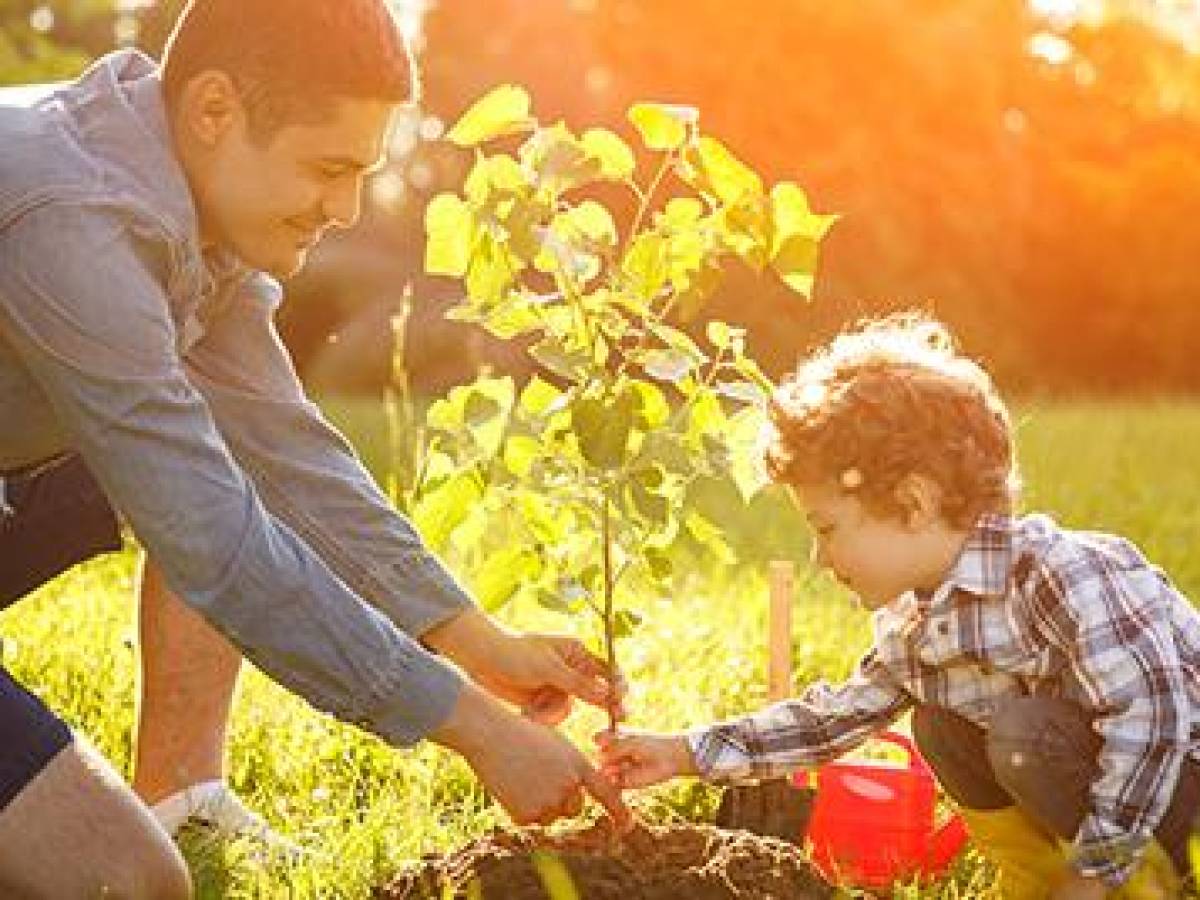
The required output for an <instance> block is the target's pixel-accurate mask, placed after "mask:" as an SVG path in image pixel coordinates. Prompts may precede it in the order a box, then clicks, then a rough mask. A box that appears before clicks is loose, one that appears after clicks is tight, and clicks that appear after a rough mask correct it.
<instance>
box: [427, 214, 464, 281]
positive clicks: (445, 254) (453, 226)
mask: <svg viewBox="0 0 1200 900" xmlns="http://www.w3.org/2000/svg"><path fill="white" fill-rule="evenodd" d="M425 236H426V242H425V271H426V272H428V273H429V274H430V275H449V276H451V277H454V278H461V277H462V276H463V275H465V274H466V271H467V267H468V266H469V265H470V264H471V248H472V245H473V243H474V240H475V220H474V217H473V216H472V214H471V208H470V207H469V206H468V205H467V204H466V203H465V202H464V201H462V200H461V199H459V198H458V197H456V196H454V194H438V195H437V196H436V197H434V198H433V200H431V201H430V202H429V206H427V207H426V208H425Z"/></svg>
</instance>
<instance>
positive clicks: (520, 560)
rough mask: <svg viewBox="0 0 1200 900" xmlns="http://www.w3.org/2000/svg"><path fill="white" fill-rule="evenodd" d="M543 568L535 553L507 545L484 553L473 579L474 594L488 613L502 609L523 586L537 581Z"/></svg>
mask: <svg viewBox="0 0 1200 900" xmlns="http://www.w3.org/2000/svg"><path fill="white" fill-rule="evenodd" d="M541 569H542V565H541V560H540V559H539V558H538V556H537V554H535V553H532V552H531V551H529V550H527V549H526V548H524V547H521V546H516V545H510V546H507V547H502V548H500V549H499V550H496V551H495V552H492V553H488V554H486V556H485V558H484V560H483V563H482V565H481V567H480V568H479V570H478V572H477V574H476V576H475V579H474V588H475V595H476V597H477V598H478V599H479V604H480V606H482V607H483V608H484V609H485V610H487V611H488V612H495V611H496V610H497V609H499V608H500V607H502V606H504V604H506V603H507V602H508V601H509V600H511V599H512V598H513V595H514V594H516V593H517V591H518V590H519V589H520V588H521V587H522V586H523V585H525V584H529V583H532V582H534V581H536V580H537V576H538V575H539V574H540V572H541Z"/></svg>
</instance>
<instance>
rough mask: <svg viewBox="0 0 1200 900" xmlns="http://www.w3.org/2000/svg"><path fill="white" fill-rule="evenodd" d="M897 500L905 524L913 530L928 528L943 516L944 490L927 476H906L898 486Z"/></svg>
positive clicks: (915, 474) (914, 473)
mask: <svg viewBox="0 0 1200 900" xmlns="http://www.w3.org/2000/svg"><path fill="white" fill-rule="evenodd" d="M895 498H896V502H897V503H898V504H899V506H900V509H901V515H902V516H903V517H904V524H905V525H906V526H908V527H909V528H911V529H913V530H920V529H922V528H925V527H927V526H928V525H929V524H930V523H932V522H935V521H937V520H938V518H939V517H940V516H941V514H942V489H941V487H940V486H939V485H938V483H937V482H936V481H934V480H933V479H932V478H930V477H929V476H927V475H921V474H919V473H917V472H910V473H909V474H908V475H905V476H904V477H903V478H901V479H900V482H899V483H898V484H897V485H896V490H895Z"/></svg>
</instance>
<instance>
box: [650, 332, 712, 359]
mask: <svg viewBox="0 0 1200 900" xmlns="http://www.w3.org/2000/svg"><path fill="white" fill-rule="evenodd" d="M650 330H651V331H652V332H653V333H654V336H655V337H656V338H658V339H659V340H660V341H662V342H663V343H664V344H666V345H667V346H668V347H670V348H671V349H672V350H678V351H680V352H681V353H685V354H687V357H688V358H689V359H690V360H692V362H693V363H695V364H696V365H703V364H704V363H706V362H708V354H707V353H705V352H704V351H703V350H701V349H700V348H699V347H698V346H697V345H696V342H695V341H693V340H692V338H691V336H690V335H689V334H687V332H684V331H680V330H679V329H678V328H672V327H671V326H670V325H665V324H663V323H662V322H655V323H653V324H652V325H651V326H650Z"/></svg>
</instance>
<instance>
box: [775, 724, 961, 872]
mask: <svg viewBox="0 0 1200 900" xmlns="http://www.w3.org/2000/svg"><path fill="white" fill-rule="evenodd" d="M876 740H880V741H885V742H887V743H890V744H895V745H896V746H898V747H900V748H901V749H903V750H904V751H906V752H907V754H908V764H907V765H904V766H898V765H896V764H895V763H889V762H883V761H879V760H838V761H835V762H832V763H828V764H826V765H824V766H822V767H821V768H820V769H818V770H817V772H816V784H817V797H816V800H815V802H814V804H813V811H812V818H811V819H810V820H809V824H808V840H809V842H810V843H811V845H812V856H813V862H814V863H815V864H816V865H817V867H818V868H819V869H820V870H821V872H822V873H823V874H824V875H825V876H826V877H827V878H830V879H831V880H834V881H842V882H849V883H851V884H856V885H859V886H861V887H886V886H887V885H889V884H892V883H893V882H895V881H899V880H904V879H911V878H913V877H916V876H936V875H939V874H941V873H942V872H944V871H945V870H946V868H947V867H948V866H949V864H950V862H951V861H952V860H953V859H954V857H955V856H956V855H957V854H958V851H959V850H961V849H962V846H963V843H964V842H965V841H966V838H967V830H966V826H965V825H964V824H963V820H962V819H961V818H960V817H959V816H957V815H954V816H951V817H950V818H949V819H947V820H946V821H945V822H943V823H942V824H940V825H938V824H937V823H935V820H934V812H935V802H934V801H935V796H936V792H935V783H934V778H933V772H932V771H931V770H930V768H929V764H928V763H926V762H925V760H924V759H923V758H922V757H921V754H920V753H919V752H918V751H917V748H916V746H915V745H914V744H913V742H912V739H911V738H909V737H907V736H905V735H903V734H898V733H897V732H894V731H885V732H883V733H882V734H879V735H877V736H876ZM809 775H810V773H807V772H801V773H798V774H797V775H796V776H795V783H796V784H797V786H800V787H805V786H807V785H808V783H809Z"/></svg>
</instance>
